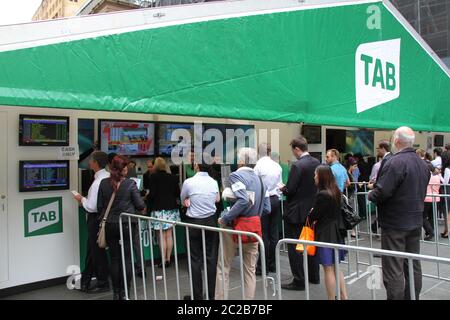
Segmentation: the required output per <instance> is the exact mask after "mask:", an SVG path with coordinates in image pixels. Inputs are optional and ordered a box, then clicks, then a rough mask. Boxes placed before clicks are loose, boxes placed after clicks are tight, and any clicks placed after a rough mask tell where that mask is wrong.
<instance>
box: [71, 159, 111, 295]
mask: <svg viewBox="0 0 450 320" xmlns="http://www.w3.org/2000/svg"><path fill="white" fill-rule="evenodd" d="M107 164H108V155H107V154H106V153H104V152H102V151H96V152H94V153H93V154H92V155H91V158H90V159H89V168H90V169H91V170H93V171H94V172H95V175H94V182H93V183H92V185H91V187H90V188H89V191H88V195H87V197H83V196H81V195H80V194H76V195H74V198H75V200H77V201H78V202H79V203H80V205H81V206H82V207H83V208H84V210H85V211H86V214H87V229H88V240H87V253H86V260H85V267H84V271H83V273H82V275H81V291H83V292H87V293H100V292H106V291H109V281H108V277H109V270H108V260H107V257H106V251H105V249H100V248H99V247H98V245H97V234H98V229H99V224H100V214H99V213H98V212H97V196H98V188H99V186H100V182H101V181H102V180H103V179H105V178H109V172H107V171H106V170H105V167H106V166H107ZM94 276H95V277H96V278H97V285H96V287H94V288H89V285H90V282H91V279H92V277H94Z"/></svg>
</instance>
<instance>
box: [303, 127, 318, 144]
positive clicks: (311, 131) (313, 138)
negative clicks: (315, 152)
mask: <svg viewBox="0 0 450 320" xmlns="http://www.w3.org/2000/svg"><path fill="white" fill-rule="evenodd" d="M302 134H303V136H304V137H305V138H306V140H307V141H308V144H321V143H322V127H321V126H308V125H304V126H302Z"/></svg>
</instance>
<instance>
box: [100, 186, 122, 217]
mask: <svg viewBox="0 0 450 320" xmlns="http://www.w3.org/2000/svg"><path fill="white" fill-rule="evenodd" d="M121 183H122V181H120V182H119V184H118V185H117V190H116V191H114V192H113V194H112V196H111V199H110V200H109V203H108V207H107V208H106V211H105V214H104V215H103V219H102V221H105V222H106V219H108V215H109V212H110V211H111V207H112V204H113V202H114V199H115V198H116V193H117V191H119V188H120V184H121Z"/></svg>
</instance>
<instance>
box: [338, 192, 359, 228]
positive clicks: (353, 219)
mask: <svg viewBox="0 0 450 320" xmlns="http://www.w3.org/2000/svg"><path fill="white" fill-rule="evenodd" d="M341 213H342V222H343V223H344V227H345V229H346V230H352V229H353V228H354V227H355V226H356V225H357V224H358V223H360V222H361V221H362V220H363V219H362V218H361V217H360V216H359V215H358V213H356V212H355V210H354V209H353V208H352V207H351V206H350V205H349V204H348V199H347V197H346V196H345V195H342V200H341Z"/></svg>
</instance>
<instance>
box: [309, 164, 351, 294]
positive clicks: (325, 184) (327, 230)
mask: <svg viewBox="0 0 450 320" xmlns="http://www.w3.org/2000/svg"><path fill="white" fill-rule="evenodd" d="M314 180H315V182H316V185H317V190H318V192H317V196H316V201H315V204H314V207H313V209H312V210H311V213H310V219H311V221H314V224H315V228H314V232H315V234H314V240H315V241H319V242H328V243H336V244H343V243H344V236H343V233H342V231H341V230H342V228H340V226H341V225H342V223H343V222H342V215H341V199H342V195H341V192H340V190H339V188H338V187H337V185H336V180H335V178H334V175H333V172H332V171H331V168H330V167H329V166H328V165H324V164H321V165H319V166H318V167H317V169H316V171H315V175H314ZM316 255H318V257H319V263H320V264H321V265H322V267H323V270H324V273H325V286H326V288H327V295H328V299H329V300H335V299H336V272H335V269H334V268H335V265H334V263H335V260H334V258H335V257H334V249H331V248H320V247H318V248H317V253H316ZM344 259H345V251H344V250H339V262H340V261H342V260H344ZM339 281H340V289H341V298H342V299H344V300H346V299H348V296H347V290H346V288H345V281H344V274H343V273H342V272H341V273H340V274H339Z"/></svg>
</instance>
